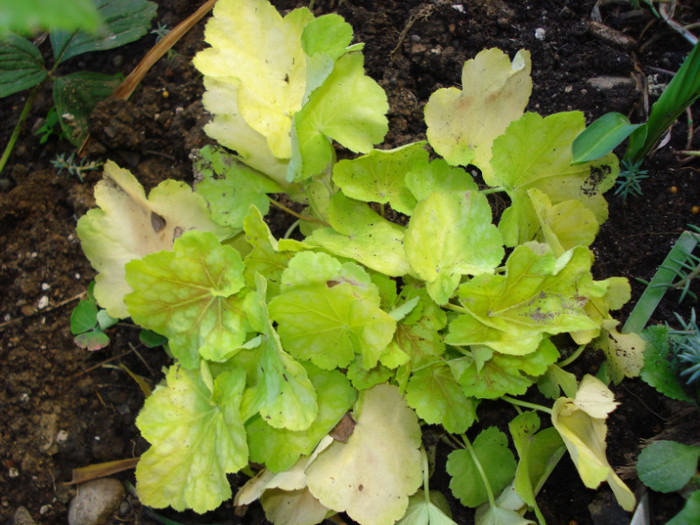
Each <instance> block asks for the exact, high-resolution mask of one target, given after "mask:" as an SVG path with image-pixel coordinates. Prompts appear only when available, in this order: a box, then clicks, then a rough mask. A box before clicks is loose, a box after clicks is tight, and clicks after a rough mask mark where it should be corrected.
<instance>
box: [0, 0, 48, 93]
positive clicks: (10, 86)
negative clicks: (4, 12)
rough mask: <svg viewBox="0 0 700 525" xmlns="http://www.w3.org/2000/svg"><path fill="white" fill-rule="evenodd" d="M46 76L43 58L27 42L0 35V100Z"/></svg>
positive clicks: (18, 38) (14, 36) (19, 37)
mask: <svg viewBox="0 0 700 525" xmlns="http://www.w3.org/2000/svg"><path fill="white" fill-rule="evenodd" d="M18 3H21V2H18ZM48 74H49V73H48V71H46V67H44V57H42V56H41V52H40V51H39V50H38V49H37V48H36V47H34V45H33V44H32V43H31V42H30V41H29V40H27V39H26V38H22V37H21V36H19V35H15V34H12V33H8V34H4V35H0V98H2V97H7V96H9V95H12V94H13V93H17V92H19V91H23V90H25V89H29V88H30V87H34V86H36V85H37V84H39V83H40V82H42V81H43V80H44V79H45V78H46V77H47V76H48Z"/></svg>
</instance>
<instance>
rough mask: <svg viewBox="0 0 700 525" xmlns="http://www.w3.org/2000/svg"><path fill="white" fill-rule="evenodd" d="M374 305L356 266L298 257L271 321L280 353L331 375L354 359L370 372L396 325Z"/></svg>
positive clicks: (374, 295)
mask: <svg viewBox="0 0 700 525" xmlns="http://www.w3.org/2000/svg"><path fill="white" fill-rule="evenodd" d="M379 305H380V298H379V292H378V290H377V287H376V285H375V284H374V283H372V281H371V280H370V277H369V275H367V272H365V271H364V270H363V269H362V268H361V267H360V266H358V265H356V264H354V263H344V264H343V263H341V262H340V261H338V260H337V259H334V258H333V257H331V256H329V255H326V254H323V253H313V252H301V253H298V254H297V255H295V256H294V258H293V259H292V260H291V261H290V262H289V266H288V268H287V269H286V270H285V271H284V273H283V274H282V286H281V292H280V294H279V295H278V296H276V297H274V298H273V299H272V300H271V301H270V317H271V318H272V319H273V320H274V321H276V322H277V324H278V331H279V334H280V337H281V339H282V343H283V344H284V348H285V349H286V350H287V351H288V352H289V353H290V354H292V355H293V356H295V357H296V358H298V359H305V360H310V361H311V362H312V363H314V364H315V365H316V366H318V367H319V368H323V369H326V370H331V369H333V368H343V367H346V366H347V365H349V364H350V362H351V361H352V360H353V359H354V357H355V355H356V354H357V355H359V356H360V357H361V359H362V365H363V366H364V367H365V368H366V369H367V370H369V369H371V368H373V367H374V366H376V364H377V362H378V360H379V357H380V356H381V355H382V354H383V353H384V352H385V351H386V348H387V345H388V344H389V343H390V342H391V339H392V337H393V334H394V330H395V329H396V321H394V319H393V318H392V317H391V316H390V315H389V314H387V313H386V312H384V311H383V310H382V309H381V308H380V306H379Z"/></svg>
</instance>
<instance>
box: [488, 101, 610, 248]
mask: <svg viewBox="0 0 700 525" xmlns="http://www.w3.org/2000/svg"><path fill="white" fill-rule="evenodd" d="M584 127H585V120H584V117H583V113H581V112H578V111H571V112H564V113H555V114H554V115H549V116H548V117H544V118H543V117H541V116H540V115H538V114H536V113H526V114H525V115H523V116H522V117H521V118H520V119H518V120H516V121H515V122H513V123H512V124H510V125H509V126H508V128H507V129H506V131H505V133H504V134H503V135H501V136H500V137H498V138H497V139H496V140H495V141H494V143H493V160H492V165H493V169H494V174H493V176H494V182H493V184H492V185H494V186H495V185H502V186H503V187H504V188H505V190H506V192H507V193H508V196H509V197H510V199H511V201H512V204H511V206H510V208H508V209H506V211H504V212H503V216H502V218H501V222H500V224H499V228H500V229H501V231H502V232H503V235H504V238H505V241H506V245H508V246H515V245H517V244H522V243H524V242H527V241H530V240H532V239H533V238H534V236H535V234H536V233H537V230H538V229H539V222H538V220H537V216H536V214H535V210H534V208H533V206H532V204H531V202H530V199H529V198H528V195H527V191H528V190H529V189H532V188H536V189H538V190H540V191H541V192H543V193H544V194H545V195H547V197H548V198H549V200H550V203H551V204H552V205H554V206H556V205H557V204H559V203H561V202H564V201H568V200H579V201H581V202H582V203H583V204H584V205H585V206H586V207H587V208H588V209H590V210H591V211H592V212H593V214H594V215H595V218H596V221H597V222H598V224H601V223H603V222H604V221H605V219H606V218H607V216H608V207H607V203H606V201H605V199H604V198H603V193H605V192H606V191H607V190H609V189H610V188H611V187H612V186H613V185H614V183H615V178H616V177H617V175H618V173H619V166H618V161H617V157H616V156H615V155H614V154H612V153H611V154H609V155H606V156H605V157H603V158H601V159H599V160H596V161H592V162H587V163H584V164H578V165H573V164H571V143H572V142H573V140H574V138H575V137H576V135H577V134H578V133H579V132H580V131H581V130H583V128H584Z"/></svg>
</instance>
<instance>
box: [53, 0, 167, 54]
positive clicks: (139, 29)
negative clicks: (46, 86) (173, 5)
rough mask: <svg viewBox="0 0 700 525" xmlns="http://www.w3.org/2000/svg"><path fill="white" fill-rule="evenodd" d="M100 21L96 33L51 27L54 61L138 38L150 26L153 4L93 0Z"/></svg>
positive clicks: (146, 2)
mask: <svg viewBox="0 0 700 525" xmlns="http://www.w3.org/2000/svg"><path fill="white" fill-rule="evenodd" d="M95 5H96V6H97V9H98V13H99V15H100V17H101V18H102V20H103V22H104V25H103V26H102V28H100V30H99V31H98V32H97V33H96V34H89V33H84V32H82V31H75V32H69V31H60V30H54V31H51V47H52V48H53V56H54V60H55V61H56V63H57V64H60V63H61V62H64V61H65V60H68V59H69V58H72V57H74V56H76V55H81V54H83V53H88V52H91V51H104V50H107V49H114V48H115V47H119V46H123V45H124V44H128V43H129V42H134V41H135V40H138V39H139V38H141V37H142V36H143V35H145V34H146V33H147V32H148V30H149V28H150V27H151V19H152V18H153V17H154V16H155V15H156V9H157V8H158V6H157V4H155V3H154V2H148V1H147V0H95Z"/></svg>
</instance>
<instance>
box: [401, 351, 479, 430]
mask: <svg viewBox="0 0 700 525" xmlns="http://www.w3.org/2000/svg"><path fill="white" fill-rule="evenodd" d="M406 402H407V403H408V405H409V406H410V407H411V408H413V409H414V410H415V411H416V413H417V414H418V415H419V416H420V417H421V419H423V421H425V422H426V423H429V424H431V425H442V426H443V427H444V428H445V430H447V431H448V432H450V433H453V434H461V433H463V432H466V431H467V429H468V428H469V427H470V426H471V425H472V423H474V421H475V420H476V406H477V404H478V402H477V401H476V400H475V399H474V398H471V397H467V396H465V395H464V392H463V391H462V389H461V387H460V385H459V383H458V382H457V381H456V380H455V378H454V375H453V374H452V371H451V369H450V367H449V366H447V364H446V363H445V362H444V361H443V362H437V363H435V364H433V365H429V366H425V367H422V368H420V369H418V370H417V371H415V372H414V373H413V374H412V375H411V379H410V380H409V382H408V386H407V387H406Z"/></svg>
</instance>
